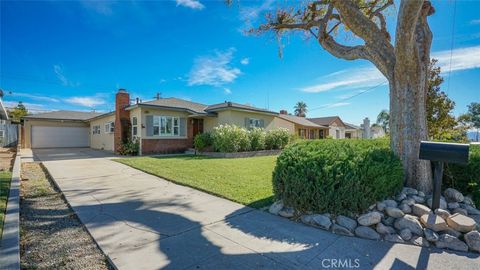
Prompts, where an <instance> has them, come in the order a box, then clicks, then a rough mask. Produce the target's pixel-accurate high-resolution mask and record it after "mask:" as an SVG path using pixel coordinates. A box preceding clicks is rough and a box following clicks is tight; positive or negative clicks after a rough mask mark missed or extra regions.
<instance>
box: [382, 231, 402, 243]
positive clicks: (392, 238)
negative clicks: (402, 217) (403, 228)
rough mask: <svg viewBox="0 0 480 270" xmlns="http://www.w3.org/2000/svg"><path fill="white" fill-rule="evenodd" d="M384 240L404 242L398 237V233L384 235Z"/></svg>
mask: <svg viewBox="0 0 480 270" xmlns="http://www.w3.org/2000/svg"><path fill="white" fill-rule="evenodd" d="M384 239H385V241H388V242H392V243H405V241H404V240H403V239H402V237H400V236H399V235H398V234H396V233H394V234H387V235H385V237H384Z"/></svg>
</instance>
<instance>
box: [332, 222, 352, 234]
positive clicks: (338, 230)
mask: <svg viewBox="0 0 480 270" xmlns="http://www.w3.org/2000/svg"><path fill="white" fill-rule="evenodd" d="M332 232H333V233H335V234H339V235H345V236H354V234H353V233H352V232H351V231H350V230H349V229H347V228H345V227H343V226H340V225H338V224H333V225H332Z"/></svg>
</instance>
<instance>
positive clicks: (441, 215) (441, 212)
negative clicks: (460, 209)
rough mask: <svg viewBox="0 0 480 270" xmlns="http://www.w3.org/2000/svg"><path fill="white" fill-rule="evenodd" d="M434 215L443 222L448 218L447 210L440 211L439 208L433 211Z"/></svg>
mask: <svg viewBox="0 0 480 270" xmlns="http://www.w3.org/2000/svg"><path fill="white" fill-rule="evenodd" d="M435 214H437V215H439V216H440V217H441V218H443V219H445V220H446V219H447V218H448V217H449V216H450V212H448V211H447V210H443V209H440V208H439V209H436V210H435Z"/></svg>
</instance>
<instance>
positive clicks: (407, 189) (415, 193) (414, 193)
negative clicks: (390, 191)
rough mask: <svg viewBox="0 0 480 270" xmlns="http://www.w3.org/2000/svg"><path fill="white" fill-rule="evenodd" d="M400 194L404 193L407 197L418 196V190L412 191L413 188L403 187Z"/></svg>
mask: <svg viewBox="0 0 480 270" xmlns="http://www.w3.org/2000/svg"><path fill="white" fill-rule="evenodd" d="M402 193H405V194H407V195H417V194H418V190H416V189H414V188H409V187H404V188H403V189H402Z"/></svg>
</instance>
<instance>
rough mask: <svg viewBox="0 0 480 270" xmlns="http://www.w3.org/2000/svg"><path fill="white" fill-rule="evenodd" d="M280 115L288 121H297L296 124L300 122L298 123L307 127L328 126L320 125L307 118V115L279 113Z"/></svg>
mask: <svg viewBox="0 0 480 270" xmlns="http://www.w3.org/2000/svg"><path fill="white" fill-rule="evenodd" d="M278 117H280V118H282V119H285V120H287V121H290V122H292V123H295V124H298V125H302V126H306V127H319V128H322V127H323V128H326V126H322V125H318V124H315V123H313V122H311V121H309V120H308V119H307V118H305V117H300V116H295V115H289V114H279V115H278Z"/></svg>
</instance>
